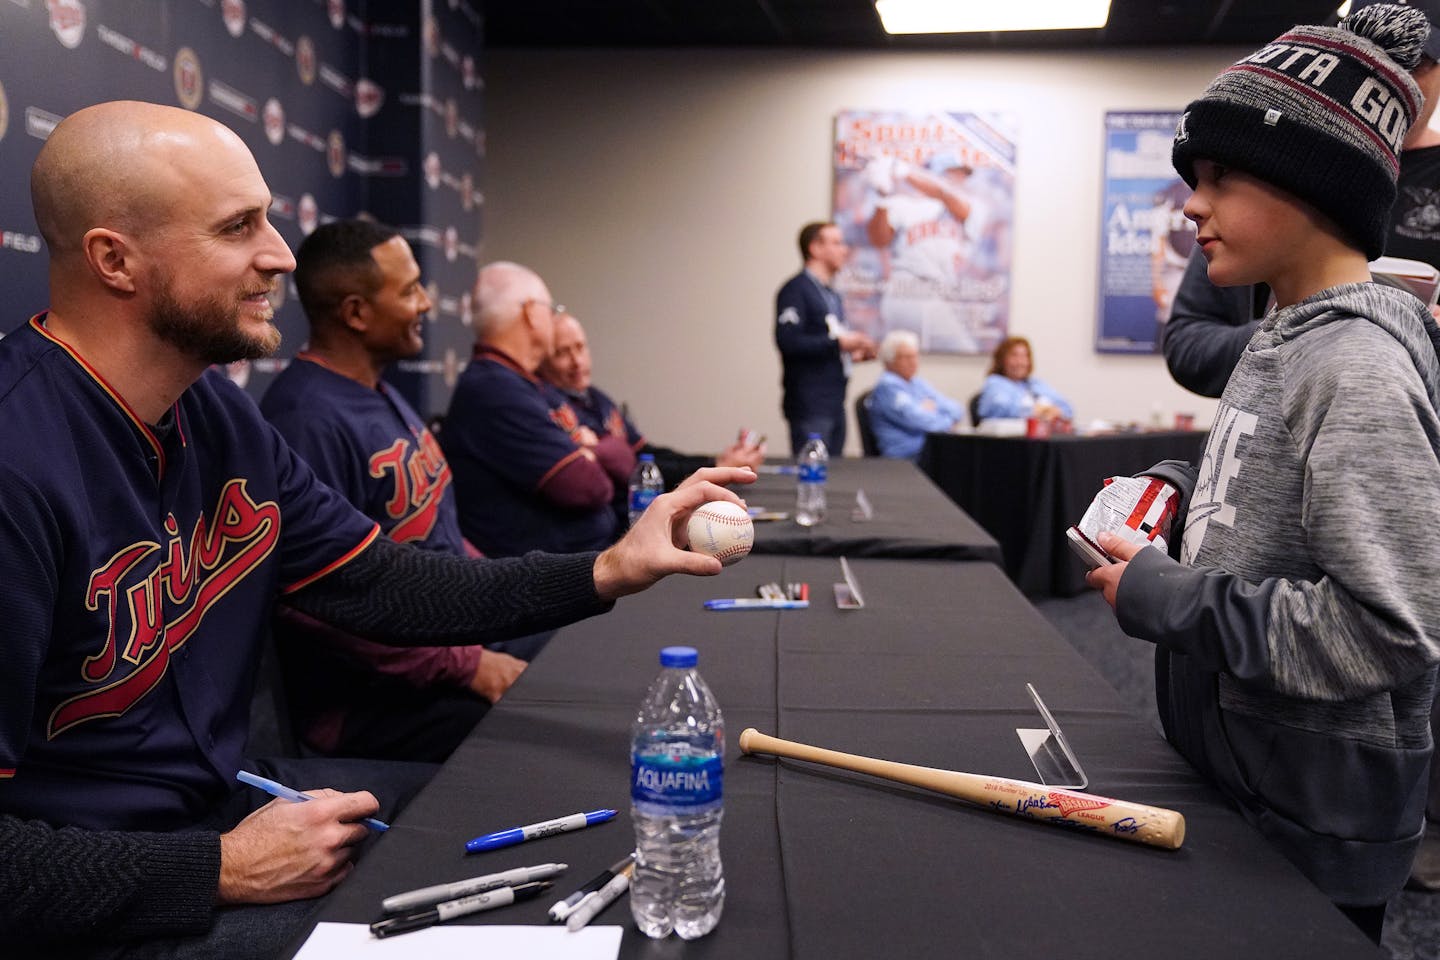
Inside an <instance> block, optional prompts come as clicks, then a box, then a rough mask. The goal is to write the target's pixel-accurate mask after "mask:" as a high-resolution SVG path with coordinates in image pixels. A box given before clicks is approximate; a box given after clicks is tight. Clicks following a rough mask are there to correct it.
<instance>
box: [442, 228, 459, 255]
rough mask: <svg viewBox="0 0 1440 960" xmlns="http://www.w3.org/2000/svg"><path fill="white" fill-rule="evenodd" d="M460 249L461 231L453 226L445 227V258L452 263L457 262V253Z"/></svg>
mask: <svg viewBox="0 0 1440 960" xmlns="http://www.w3.org/2000/svg"><path fill="white" fill-rule="evenodd" d="M459 249H460V231H459V230H456V229H455V228H454V227H453V226H450V227H446V228H445V259H446V260H448V261H450V262H451V263H454V262H455V254H456V253H457V252H458V251H459Z"/></svg>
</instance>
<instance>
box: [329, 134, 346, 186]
mask: <svg viewBox="0 0 1440 960" xmlns="http://www.w3.org/2000/svg"><path fill="white" fill-rule="evenodd" d="M325 163H326V164H327V165H328V166H329V167H330V176H332V177H343V176H344V175H345V137H344V136H342V135H341V133H340V131H339V130H331V131H330V136H329V138H328V139H327V140H326V141H325Z"/></svg>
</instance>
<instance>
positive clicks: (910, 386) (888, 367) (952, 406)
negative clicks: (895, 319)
mask: <svg viewBox="0 0 1440 960" xmlns="http://www.w3.org/2000/svg"><path fill="white" fill-rule="evenodd" d="M880 362H881V363H883V364H885V372H884V373H882V374H881V375H880V379H879V381H878V382H876V384H875V390H874V392H873V393H871V394H870V425H871V428H872V429H873V430H874V431H875V444H876V446H878V447H879V448H880V455H881V456H882V457H894V458H896V459H905V460H914V459H915V458H916V457H918V456H919V455H920V448H921V447H923V446H924V445H925V434H926V433H928V432H930V431H931V430H936V431H939V430H949V429H950V428H951V427H953V426H954V425H955V424H956V423H960V422H962V421H964V419H965V408H964V407H962V406H961V405H960V404H958V403H956V402H955V401H954V400H951V399H950V398H949V397H947V396H945V395H944V394H943V393H941V392H940V391H939V390H936V389H935V388H934V387H932V386H930V384H929V383H927V382H926V381H925V380H924V379H923V378H922V377H918V376H916V373H918V372H919V370H920V340H919V338H917V337H916V336H915V334H913V333H911V332H910V331H908V330H892V331H890V332H889V333H887V334H886V335H885V339H884V340H881V341H880Z"/></svg>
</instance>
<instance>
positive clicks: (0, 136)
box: [0, 83, 10, 140]
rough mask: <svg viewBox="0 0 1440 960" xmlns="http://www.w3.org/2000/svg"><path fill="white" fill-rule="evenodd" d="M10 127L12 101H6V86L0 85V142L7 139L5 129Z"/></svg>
mask: <svg viewBox="0 0 1440 960" xmlns="http://www.w3.org/2000/svg"><path fill="white" fill-rule="evenodd" d="M8 126H10V101H9V100H6V99H5V84H3V83H0V140H4V139H5V128H6V127H8Z"/></svg>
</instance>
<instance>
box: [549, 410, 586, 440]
mask: <svg viewBox="0 0 1440 960" xmlns="http://www.w3.org/2000/svg"><path fill="white" fill-rule="evenodd" d="M550 421H551V422H552V423H554V424H555V426H557V427H559V428H560V429H561V430H564V431H565V433H566V435H568V436H569V437H571V438H572V439H573V438H574V436H575V431H576V430H579V429H580V417H579V416H577V415H576V413H575V410H574V409H573V408H572V407H571V406H570V404H568V403H562V404H560V406H558V407H551V408H550Z"/></svg>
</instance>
